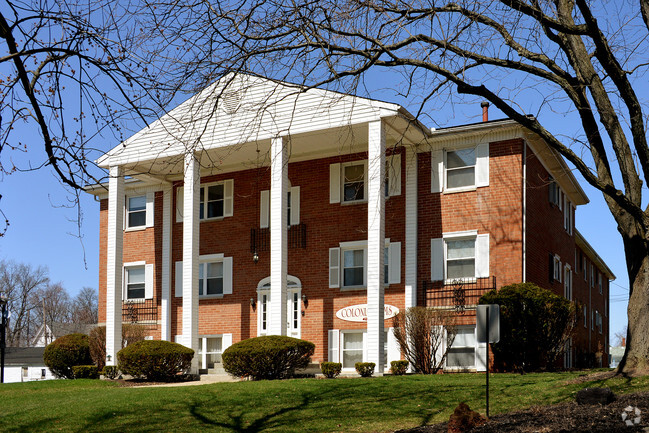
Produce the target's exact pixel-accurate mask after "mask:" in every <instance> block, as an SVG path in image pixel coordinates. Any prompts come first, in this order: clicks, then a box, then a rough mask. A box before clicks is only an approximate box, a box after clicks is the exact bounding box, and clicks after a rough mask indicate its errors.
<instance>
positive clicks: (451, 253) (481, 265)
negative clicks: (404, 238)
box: [431, 230, 489, 281]
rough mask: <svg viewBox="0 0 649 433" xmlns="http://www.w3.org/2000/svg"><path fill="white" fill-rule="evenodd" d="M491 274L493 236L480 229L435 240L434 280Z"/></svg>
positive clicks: (433, 258) (432, 256)
mask: <svg viewBox="0 0 649 433" xmlns="http://www.w3.org/2000/svg"><path fill="white" fill-rule="evenodd" d="M488 276H489V235H488V234H478V232H477V230H471V231H466V232H452V233H444V235H443V237H442V238H438V239H431V281H440V280H446V281H453V280H458V279H474V278H484V277H488Z"/></svg>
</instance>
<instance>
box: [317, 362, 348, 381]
mask: <svg viewBox="0 0 649 433" xmlns="http://www.w3.org/2000/svg"><path fill="white" fill-rule="evenodd" d="M342 368H343V365H342V364H341V363H340V362H322V363H320V371H322V374H324V375H325V377H328V378H329V379H334V378H335V377H336V376H338V375H339V374H340V371H341V370H342Z"/></svg>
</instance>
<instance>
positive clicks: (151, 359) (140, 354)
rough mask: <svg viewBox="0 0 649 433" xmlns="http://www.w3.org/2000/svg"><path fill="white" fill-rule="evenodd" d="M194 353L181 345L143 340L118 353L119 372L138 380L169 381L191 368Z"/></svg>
mask: <svg viewBox="0 0 649 433" xmlns="http://www.w3.org/2000/svg"><path fill="white" fill-rule="evenodd" d="M193 357H194V351H193V350H192V349H189V348H187V347H185V346H183V345H181V344H178V343H172V342H170V341H161V340H142V341H138V342H137V343H133V344H129V345H128V346H126V347H125V348H123V349H122V350H120V351H119V352H117V361H118V364H119V370H120V371H121V372H122V373H124V374H130V375H131V376H133V377H136V378H146V379H148V380H161V381H168V380H171V379H173V378H174V377H175V376H177V375H178V373H182V372H184V371H186V370H188V369H189V367H190V366H191V362H192V358H193Z"/></svg>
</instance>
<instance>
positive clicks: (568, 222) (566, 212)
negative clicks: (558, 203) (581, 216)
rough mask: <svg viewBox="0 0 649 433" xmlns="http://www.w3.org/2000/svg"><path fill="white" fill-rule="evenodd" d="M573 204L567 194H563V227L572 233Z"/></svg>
mask: <svg viewBox="0 0 649 433" xmlns="http://www.w3.org/2000/svg"><path fill="white" fill-rule="evenodd" d="M572 212H573V206H572V203H571V202H570V200H568V196H567V195H565V194H564V195H563V228H564V230H565V231H566V232H568V234H572V222H573V216H572V215H573V214H572Z"/></svg>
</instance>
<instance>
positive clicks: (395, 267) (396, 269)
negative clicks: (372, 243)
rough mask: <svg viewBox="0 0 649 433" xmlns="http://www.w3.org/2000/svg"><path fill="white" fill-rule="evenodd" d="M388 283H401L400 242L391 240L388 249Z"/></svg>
mask: <svg viewBox="0 0 649 433" xmlns="http://www.w3.org/2000/svg"><path fill="white" fill-rule="evenodd" d="M388 262H389V266H388V273H389V275H388V283H389V284H399V283H401V242H391V243H390V247H389V249H388Z"/></svg>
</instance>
